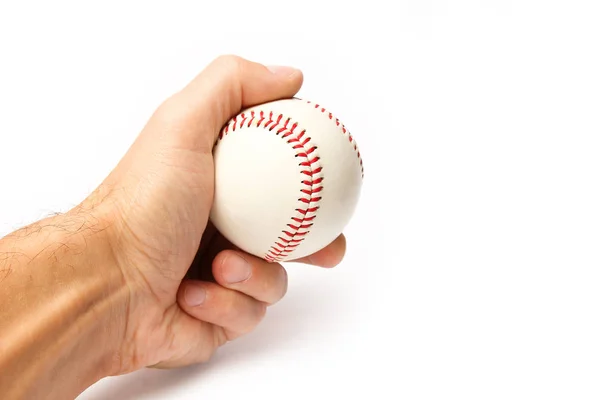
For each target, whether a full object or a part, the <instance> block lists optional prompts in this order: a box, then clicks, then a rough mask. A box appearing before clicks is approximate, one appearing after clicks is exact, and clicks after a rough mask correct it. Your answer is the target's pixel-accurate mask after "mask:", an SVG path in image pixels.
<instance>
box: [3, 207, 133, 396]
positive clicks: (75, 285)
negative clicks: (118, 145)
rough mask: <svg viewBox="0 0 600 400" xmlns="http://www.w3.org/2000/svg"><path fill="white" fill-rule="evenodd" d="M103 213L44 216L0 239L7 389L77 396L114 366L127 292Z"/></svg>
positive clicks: (13, 393) (21, 393)
mask: <svg viewBox="0 0 600 400" xmlns="http://www.w3.org/2000/svg"><path fill="white" fill-rule="evenodd" d="M103 235H104V227H103V225H102V223H101V221H99V220H95V219H92V218H90V216H89V215H87V214H84V213H75V212H73V213H70V214H67V215H61V216H56V217H52V218H48V219H45V220H43V221H40V222H38V223H35V224H33V225H31V226H28V227H26V228H23V229H21V230H19V231H17V232H15V233H13V234H11V235H9V236H7V237H5V238H3V239H2V240H0V305H1V306H0V307H1V308H0V371H1V373H0V393H2V398H3V399H13V398H15V399H17V398H18V399H22V398H35V399H54V398H56V399H58V398H60V399H65V398H74V397H76V396H77V395H78V394H79V393H80V392H81V391H83V390H84V389H85V388H87V387H88V386H90V385H91V384H93V383H94V382H95V381H97V380H98V379H101V378H102V377H104V376H106V375H108V374H110V372H111V370H112V368H114V365H115V364H116V363H118V360H116V359H115V357H116V354H118V351H117V346H118V338H119V335H120V334H121V333H122V331H123V329H124V326H122V325H123V324H122V323H121V322H120V321H123V320H124V314H125V313H126V308H127V298H126V296H127V292H126V288H125V287H124V285H123V284H122V277H120V276H119V270H118V268H116V267H114V265H113V260H112V259H111V251H110V247H109V244H108V243H109V242H108V241H106V240H104V238H103Z"/></svg>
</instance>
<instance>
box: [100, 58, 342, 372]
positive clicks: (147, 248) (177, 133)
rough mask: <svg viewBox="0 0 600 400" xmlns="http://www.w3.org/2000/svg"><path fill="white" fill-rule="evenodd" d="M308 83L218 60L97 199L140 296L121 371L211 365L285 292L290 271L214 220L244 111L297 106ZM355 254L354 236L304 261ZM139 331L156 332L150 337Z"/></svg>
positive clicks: (151, 126) (135, 298) (288, 72)
mask: <svg viewBox="0 0 600 400" xmlns="http://www.w3.org/2000/svg"><path fill="white" fill-rule="evenodd" d="M301 84H302V74H301V72H300V71H298V70H295V69H292V68H287V67H285V68H281V67H276V68H271V69H269V68H268V67H265V66H263V65H260V64H257V63H253V62H250V61H247V60H244V59H241V58H238V57H233V56H230V57H221V58H219V59H217V60H216V61H214V62H213V63H212V64H211V65H210V66H208V68H207V69H206V70H205V71H203V72H202V73H201V74H200V75H199V76H198V77H196V78H195V79H194V80H193V81H192V82H191V83H190V84H189V85H188V86H187V87H185V88H184V89H183V90H182V91H181V92H179V93H177V94H176V95H174V96H173V97H172V98H170V99H168V100H167V101H166V102H165V103H164V104H162V105H161V106H160V108H159V109H158V110H157V112H156V113H155V114H154V115H153V116H152V118H151V119H150V121H149V123H148V125H147V126H146V127H145V128H144V130H143V131H142V133H141V135H140V136H139V138H138V140H137V141H136V143H135V144H134V145H133V147H132V148H131V150H130V151H129V153H128V154H127V155H126V156H125V158H124V160H123V161H122V163H121V164H120V165H119V166H118V167H117V168H116V169H115V170H114V172H113V173H112V174H111V175H110V176H109V177H108V179H107V180H106V181H105V183H104V184H103V185H102V186H103V187H101V188H100V189H99V191H98V193H97V194H96V195H95V196H93V197H92V198H91V201H100V205H99V206H98V207H97V209H98V211H100V212H102V213H104V214H105V216H103V217H102V218H104V219H106V220H108V221H110V228H109V230H110V232H111V238H112V240H114V242H113V246H114V248H115V249H117V250H116V252H115V254H116V255H117V257H116V258H117V259H116V262H117V264H118V266H119V268H120V269H121V270H122V271H123V275H124V278H125V279H126V280H127V284H128V286H129V287H130V288H131V293H132V298H131V306H130V312H129V320H128V321H127V324H126V326H127V331H126V332H124V334H123V345H122V347H121V355H120V358H119V359H120V360H121V365H119V368H117V370H116V372H117V373H124V372H129V371H131V370H134V369H137V368H140V367H144V366H148V365H153V366H156V367H176V366H182V365H187V364H190V363H196V362H201V361H206V360H207V359H208V358H209V357H210V356H211V355H212V353H213V352H214V350H215V349H216V348H217V347H219V346H221V345H223V344H224V343H226V342H227V341H229V340H232V339H235V338H236V337H238V336H240V335H242V334H245V333H247V332H249V331H250V330H252V329H253V328H254V327H255V326H256V324H257V323H258V322H259V321H260V320H261V319H262V317H263V315H264V314H265V311H266V307H267V306H269V305H271V304H274V303H276V302H277V301H278V300H280V299H281V298H282V297H283V295H284V294H285V292H286V288H287V274H286V272H285V269H284V268H283V267H282V266H281V264H279V263H269V262H267V261H265V260H263V259H261V258H258V257H256V256H253V255H250V254H248V253H245V252H243V251H240V250H238V249H236V247H235V246H233V245H232V244H231V243H230V242H228V241H227V239H225V238H224V237H223V236H222V235H221V234H220V233H219V232H218V231H216V229H215V228H214V226H213V225H212V224H211V223H210V222H209V213H210V210H211V206H212V201H213V193H214V162H213V155H212V150H213V144H214V142H215V140H216V139H217V136H218V134H219V132H220V130H221V128H222V127H223V125H224V124H225V122H227V120H228V119H229V118H231V117H233V116H234V115H235V114H237V113H238V112H239V111H240V110H241V109H243V108H246V107H249V106H252V105H255V104H260V103H264V102H267V101H271V100H275V99H279V98H288V97H291V96H293V95H294V94H295V93H296V92H297V91H298V90H299V88H300V86H301ZM199 245H200V247H199ZM344 247H345V240H344V238H343V236H342V237H339V238H338V239H337V240H336V241H334V242H333V243H332V244H331V245H329V246H328V247H327V248H325V249H324V250H321V251H319V252H318V253H316V254H314V255H312V256H310V258H302V259H300V260H299V261H300V262H304V263H310V264H315V265H319V266H325V267H332V266H334V265H335V264H337V263H338V262H339V261H340V260H341V258H342V256H343V254H344V250H345V248H344ZM190 265H191V268H190ZM188 269H189V270H188ZM186 275H187V279H184V277H186ZM139 332H146V334H144V337H143V340H137V339H136V337H137V334H138V333H139Z"/></svg>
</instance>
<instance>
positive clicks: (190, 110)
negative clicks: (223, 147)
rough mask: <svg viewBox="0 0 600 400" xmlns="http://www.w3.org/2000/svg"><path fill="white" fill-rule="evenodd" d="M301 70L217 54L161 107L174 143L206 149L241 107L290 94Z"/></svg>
mask: <svg viewBox="0 0 600 400" xmlns="http://www.w3.org/2000/svg"><path fill="white" fill-rule="evenodd" d="M302 81H303V76H302V73H301V71H299V70H297V69H294V68H291V67H267V66H264V65H262V64H259V63H256V62H252V61H249V60H246V59H243V58H241V57H237V56H232V55H228V56H221V57H219V58H217V59H216V60H214V61H213V62H212V63H211V64H209V65H208V67H206V68H205V69H204V70H203V71H202V72H201V73H200V74H199V75H198V76H196V78H194V79H193V80H192V81H191V82H190V83H189V84H188V85H187V86H186V87H185V88H183V89H182V90H181V91H180V92H179V93H177V94H176V95H174V96H172V97H171V98H170V99H169V100H168V101H167V102H165V104H164V107H163V108H166V109H167V112H166V114H167V115H169V118H170V119H171V120H173V118H174V116H175V115H176V116H177V117H176V118H175V121H174V124H176V125H177V126H178V128H179V127H180V128H179V129H177V132H178V135H177V138H176V139H177V140H178V146H179V147H182V148H185V149H188V150H194V151H209V150H210V149H212V146H213V144H214V142H215V140H216V139H217V136H218V134H219V131H220V130H221V128H222V127H223V125H224V124H225V123H226V122H227V121H228V120H229V119H230V118H231V117H233V116H234V115H236V114H237V113H239V112H240V111H241V110H242V109H243V108H245V107H249V106H252V105H256V104H261V103H265V102H268V101H272V100H277V99H281V98H289V97H292V96H294V94H296V93H297V92H298V90H300V87H301V86H302Z"/></svg>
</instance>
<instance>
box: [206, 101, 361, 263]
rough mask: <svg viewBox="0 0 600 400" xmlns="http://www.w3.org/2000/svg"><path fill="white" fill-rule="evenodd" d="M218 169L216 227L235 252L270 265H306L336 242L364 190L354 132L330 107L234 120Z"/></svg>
mask: <svg viewBox="0 0 600 400" xmlns="http://www.w3.org/2000/svg"><path fill="white" fill-rule="evenodd" d="M214 162H215V197H214V204H213V208H212V210H211V216H210V219H211V221H212V222H213V224H214V225H215V227H216V228H217V229H218V230H219V231H220V232H221V234H222V235H223V236H224V237H225V238H227V239H228V240H229V241H230V242H231V243H233V244H234V245H235V246H237V247H239V248H240V249H242V250H244V251H246V252H248V253H250V254H253V255H255V256H257V257H261V258H264V259H265V260H267V261H269V262H282V261H291V260H294V259H298V258H301V257H305V256H308V255H311V254H313V253H315V252H317V251H319V250H321V249H322V248H324V247H326V246H327V245H328V244H330V243H331V242H332V241H333V240H335V238H336V237H338V236H339V235H340V234H341V233H342V232H343V230H344V228H345V227H346V225H347V224H348V222H349V221H350V219H351V217H352V215H353V213H354V211H355V209H356V206H357V203H358V200H359V196H360V191H361V187H362V180H363V165H362V159H361V156H360V152H359V150H358V147H357V144H356V142H355V140H354V137H353V136H352V134H351V133H350V131H349V130H348V129H347V128H346V127H345V126H344V125H343V124H342V123H341V122H340V121H339V120H338V119H337V118H336V117H335V116H334V115H333V114H331V113H330V112H329V111H328V110H327V109H326V108H324V107H323V106H322V105H320V104H318V103H314V102H311V101H307V100H303V99H299V98H290V99H284V100H277V101H272V102H269V103H265V104H261V105H258V106H254V107H251V108H248V109H246V110H244V111H243V112H242V113H240V114H238V115H237V116H235V117H234V118H232V119H231V120H230V121H229V122H228V123H227V124H226V125H225V126H224V127H223V129H222V131H221V132H220V135H219V138H218V140H217V143H216V145H215V148H214Z"/></svg>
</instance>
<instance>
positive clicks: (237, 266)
mask: <svg viewBox="0 0 600 400" xmlns="http://www.w3.org/2000/svg"><path fill="white" fill-rule="evenodd" d="M251 273H252V269H251V268H250V264H248V261H246V260H244V259H243V258H242V257H240V256H238V255H236V254H231V255H229V256H228V257H227V258H226V259H224V260H223V279H225V281H227V282H228V283H238V282H242V281H245V280H246V279H248V278H250V274H251Z"/></svg>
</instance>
